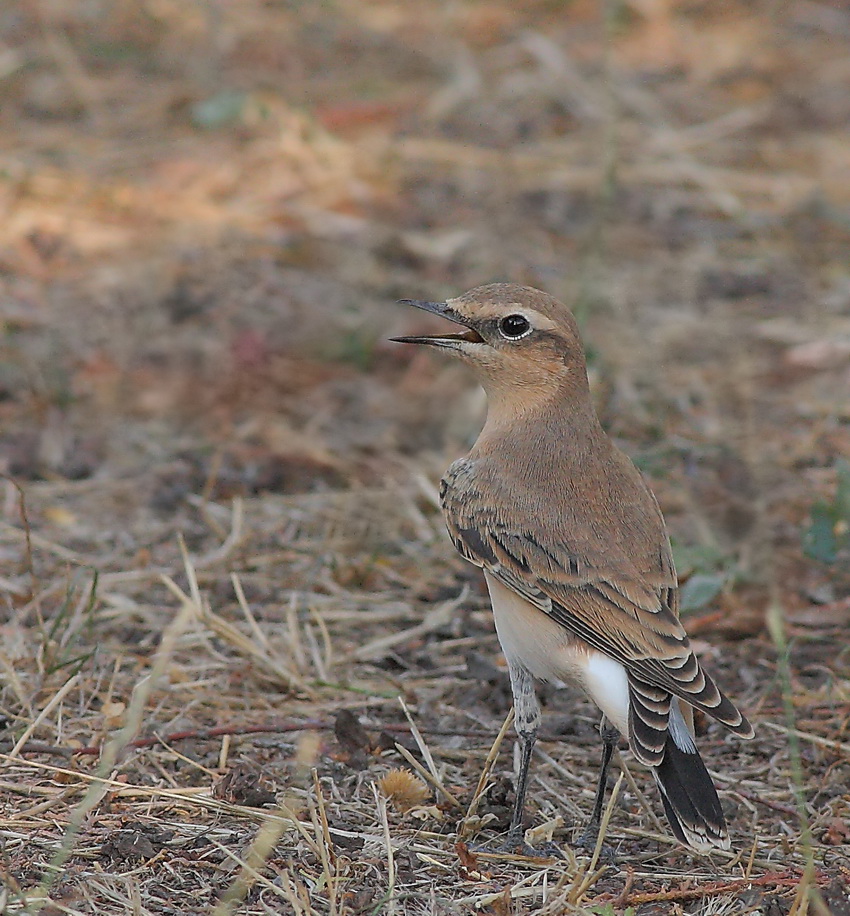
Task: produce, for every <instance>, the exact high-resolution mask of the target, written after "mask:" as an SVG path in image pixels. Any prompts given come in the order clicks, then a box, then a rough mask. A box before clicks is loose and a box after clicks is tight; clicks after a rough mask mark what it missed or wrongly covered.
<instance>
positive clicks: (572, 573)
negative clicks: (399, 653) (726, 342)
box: [400, 284, 752, 849]
mask: <svg viewBox="0 0 850 916" xmlns="http://www.w3.org/2000/svg"><path fill="white" fill-rule="evenodd" d="M410 304H412V305H415V306H418V307H420V308H424V309H426V310H428V311H432V312H435V313H437V314H440V315H443V316H444V317H446V318H449V319H450V320H452V321H453V322H455V323H457V324H461V325H463V326H464V327H465V328H466V329H467V330H465V331H464V332H463V333H460V334H445V335H434V336H430V337H414V338H400V339H401V340H403V341H405V342H410V343H422V344H429V345H431V346H436V347H439V348H441V349H446V350H449V351H450V352H452V353H453V354H455V355H457V356H459V357H460V358H461V359H463V360H464V361H465V362H468V363H469V364H470V365H471V366H472V367H473V368H474V369H475V370H476V372H477V374H478V376H479V378H480V380H481V382H482V384H483V386H484V388H485V390H486V392H487V395H488V404H489V408H488V415H487V420H486V423H485V425H484V428H483V430H482V431H481V434H480V436H479V437H478V440H477V441H476V443H475V445H474V446H473V448H472V449H471V451H470V452H469V454H468V455H467V456H466V457H465V458H461V459H460V460H458V461H456V462H455V463H454V464H453V465H452V466H451V467H450V468H449V470H448V472H447V473H446V475H445V477H444V479H443V482H442V489H441V500H442V505H443V509H444V511H445V515H446V522H447V526H448V530H449V534H450V535H451V538H452V541H453V542H454V544H455V546H456V547H457V549H458V550H459V551H460V553H461V554H462V555H463V556H464V557H465V558H466V559H467V560H469V561H470V562H472V563H474V564H476V565H477V566H480V567H482V568H483V569H484V571H485V577H486V579H487V583H488V587H489V589H490V593H491V599H492V601H493V608H494V613H495V615H496V626H497V631H498V633H499V638H500V642H501V643H502V647H503V650H504V651H505V655H506V657H507V660H508V664H509V668H510V671H511V680H512V686H513V690H514V702H515V706H516V709H517V731H518V733H519V735H520V740H521V742H522V743H523V761H524V771H523V772H521V779H520V782H521V785H520V787H518V791H517V796H518V808H519V809H521V805H522V799H521V798H520V796H521V795H524V792H525V780H527V765H528V761H530V756H531V748H532V747H533V742H534V736H535V734H536V729H537V722H538V721H539V710H538V707H537V701H536V698H535V697H534V692H533V686H532V684H533V681H532V677H538V678H561V679H565V680H569V681H572V682H574V683H577V684H579V685H580V686H581V687H583V688H584V689H585V690H586V691H587V693H588V694H589V695H590V696H591V698H592V699H594V700H595V702H597V704H598V705H599V706H600V707H601V708H602V710H603V712H604V713H605V715H606V717H607V718H608V719H609V721H611V722H612V724H613V725H614V726H615V727H616V728H617V729H618V730H619V731H620V732H621V733H623V734H624V735H625V736H626V737H627V738H628V740H629V744H630V746H631V748H632V751H633V752H634V754H635V756H636V757H637V758H638V759H639V760H640V761H641V762H642V763H644V764H646V765H647V766H649V767H651V768H652V770H653V774H654V775H655V777H656V780H657V781H658V783H659V786H660V788H661V791H662V796H663V799H664V805H665V810H666V811H667V814H668V818H669V819H670V822H671V826H672V827H673V830H674V833H675V834H676V836H677V837H678V838H679V839H680V840H681V841H682V842H686V843H689V844H690V845H692V846H695V847H696V848H700V849H707V848H710V847H711V846H721V847H727V846H728V844H729V841H728V835H727V832H726V826H725V823H724V820H723V814H722V811H721V809H720V805H719V801H718V799H717V794H716V792H715V790H714V787H713V785H712V783H711V780H710V778H709V776H708V774H707V772H706V771H705V767H704V765H703V764H702V761H701V760H700V758H699V754H698V753H697V751H696V747H695V745H694V744H693V740H692V736H691V732H692V728H691V726H690V723H691V721H692V715H691V714H692V710H691V707H696V708H697V709H700V710H702V711H703V712H705V713H707V714H708V715H709V716H712V717H714V718H715V719H717V720H718V721H720V722H722V723H723V724H724V725H725V726H727V727H728V728H730V729H732V730H733V731H735V732H736V733H738V734H739V735H741V736H742V737H750V736H751V735H752V728H751V726H750V724H749V723H748V722H747V720H746V719H745V718H744V717H743V716H742V715H741V713H740V712H739V711H738V710H737V708H736V707H735V706H734V705H733V704H732V703H731V702H730V700H729V699H727V698H726V697H725V696H724V695H723V694H722V693H721V692H720V691H719V690H718V688H717V686H716V685H715V684H714V682H713V681H712V679H711V678H710V677H709V676H708V675H707V674H706V673H705V672H704V671H703V670H702V669H701V667H700V664H699V661H698V659H697V658H696V656H695V655H694V653H693V651H692V649H691V646H690V643H689V641H688V636H687V634H686V633H685V630H684V628H683V627H682V624H681V623H680V621H679V596H678V583H677V579H676V572H675V569H674V567H673V558H672V554H671V551H670V542H669V539H668V537H667V532H666V528H665V525H664V520H663V518H662V516H661V512H660V510H659V508H658V504H657V502H656V500H655V497H654V496H653V494H652V492H651V490H650V489H649V487H648V486H647V484H646V482H645V481H644V479H643V477H642V476H641V475H640V473H639V472H638V470H637V469H636V468H635V466H634V465H633V464H632V462H631V461H630V460H629V459H628V458H627V457H626V456H625V455H624V454H623V453H622V452H621V451H620V450H619V449H617V448H616V446H615V445H614V444H613V443H612V442H611V440H610V439H609V438H608V436H607V435H606V434H605V432H604V431H603V429H602V427H601V426H600V424H599V421H598V419H597V416H596V413H595V411H594V408H593V404H592V401H591V397H590V391H589V388H588V383H587V372H586V368H585V358H584V351H583V348H582V344H581V340H580V337H579V332H578V328H577V326H576V323H575V320H574V318H573V316H572V314H571V313H570V311H569V309H567V308H566V306H564V305H562V304H561V303H560V302H558V301H557V300H555V299H553V298H552V297H551V296H549V295H547V294H546V293H543V292H540V291H538V290H534V289H530V288H528V287H522V286H515V285H512V284H492V285H490V286H482V287H478V288H476V289H473V290H471V291H470V292H468V293H466V294H465V295H463V296H461V297H459V298H457V299H452V300H449V301H448V302H447V303H423V302H415V301H413V302H410ZM674 698H678V700H674ZM679 701H684V702H683V703H682V704H681V705H680V703H679ZM608 757H610V753H608ZM606 766H607V763H606ZM603 776H604V773H603ZM603 788H604V787H603ZM600 810H601V802H600V798H599V797H598V798H597V806H596V810H595V811H594V820H596V821H598V814H599V811H600ZM521 813H522V812H521V810H517V811H515V817H514V824H513V827H512V836H511V842H514V843H515V842H516V841H517V831H518V830H520V823H521V821H520V818H521Z"/></svg>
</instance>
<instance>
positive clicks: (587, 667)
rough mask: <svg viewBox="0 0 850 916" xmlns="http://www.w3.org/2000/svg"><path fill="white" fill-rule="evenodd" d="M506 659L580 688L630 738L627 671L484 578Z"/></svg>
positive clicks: (492, 578) (493, 580)
mask: <svg viewBox="0 0 850 916" xmlns="http://www.w3.org/2000/svg"><path fill="white" fill-rule="evenodd" d="M484 578H485V579H486V580H487V588H488V589H489V591H490V601H491V602H492V605H493V616H494V618H495V621H496V633H497V634H498V637H499V643H500V644H501V646H502V651H503V652H504V653H505V658H507V659H508V660H509V661H513V662H515V663H517V664H519V665H521V666H522V667H523V668H526V669H527V670H528V671H530V672H531V673H532V674H533V675H534V676H535V677H537V678H540V679H541V680H544V681H555V680H561V681H568V682H569V683H572V684H575V685H576V686H578V687H581V689H582V690H584V692H585V693H586V694H587V695H588V696H589V697H590V699H591V700H593V702H594V703H596V705H597V706H598V707H599V708H600V709H601V710H602V712H603V713H605V716H606V718H607V719H608V720H609V721H610V722H611V724H612V725H613V726H614V727H615V728H616V729H617V730H618V731H619V732H620V733H621V734H623V735H627V734H628V721H629V690H628V679H627V677H626V669H625V668H624V667H623V665H621V664H620V662H618V661H615V660H614V659H613V658H610V657H609V656H607V655H604V654H603V653H602V652H598V651H597V650H596V649H592V648H591V647H590V646H588V645H587V643H585V642H583V641H582V640H580V639H578V637H576V636H574V635H573V634H572V633H570V632H568V631H567V630H565V629H564V628H563V627H562V626H561V625H560V624H558V623H556V622H555V621H554V620H552V618H551V617H549V616H548V615H547V614H545V613H544V612H543V611H541V610H539V608H536V607H534V605H533V604H529V603H528V602H527V601H526V600H525V599H524V598H521V597H520V596H519V595H517V594H516V592H514V591H511V589H509V588H508V587H507V586H505V585H502V583H501V582H500V581H499V580H498V579H497V578H495V576H492V575H491V574H490V573H488V572H486V571H485V573H484Z"/></svg>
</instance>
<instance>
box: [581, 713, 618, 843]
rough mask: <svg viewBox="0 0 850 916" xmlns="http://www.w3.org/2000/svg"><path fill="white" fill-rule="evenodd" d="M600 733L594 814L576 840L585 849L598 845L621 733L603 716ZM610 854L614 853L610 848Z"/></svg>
mask: <svg viewBox="0 0 850 916" xmlns="http://www.w3.org/2000/svg"><path fill="white" fill-rule="evenodd" d="M599 733H600V734H601V735H602V765H601V767H600V768H599V782H598V783H597V784H596V798H595V799H594V802H593V814H592V815H591V816H590V823H589V824H588V825H587V827H585V828H584V830H583V831H582V834H581V836H580V837H579V838H578V840H577V841H576V845H577V846H580V847H582V848H583V849H593V848H594V847H595V846H596V840H597V839H598V837H599V827H600V825H601V823H602V809H603V808H604V807H605V792H606V790H607V788H608V770H609V769H610V767H611V758H612V757H613V756H614V748H615V747H616V746H617V741H618V740H619V737H620V733H619V732H618V731H617V729H616V728H611V726H610V725H608V723H607V722H606V720H605V717H604V716H603V717H602V722H601V723H600V725H599ZM608 853H609V855H612V853H611V851H610V850H608Z"/></svg>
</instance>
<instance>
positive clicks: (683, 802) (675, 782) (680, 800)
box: [652, 732, 729, 852]
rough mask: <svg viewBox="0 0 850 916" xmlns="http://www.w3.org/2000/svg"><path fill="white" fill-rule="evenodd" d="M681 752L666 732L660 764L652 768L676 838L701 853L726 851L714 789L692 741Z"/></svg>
mask: <svg viewBox="0 0 850 916" xmlns="http://www.w3.org/2000/svg"><path fill="white" fill-rule="evenodd" d="M682 743H683V744H685V749H684V750H683V749H682V748H681V747H679V746H678V745H677V743H676V741H675V740H674V739H673V736H672V735H671V734H670V733H669V732H668V734H667V741H666V743H665V745H664V757H663V758H662V760H661V763H659V764H658V765H656V766H654V767H652V773H653V776H655V781H656V782H657V783H658V788H659V789H660V790H661V799H662V801H663V802H664V811H665V813H666V814H667V820H668V821H670V827H671V828H672V830H673V833H674V834H675V835H676V838H677V839H678V840H679V841H680V842H682V843H684V844H685V845H687V846H692V847H693V848H695V849H698V850H700V851H701V852H708V851H709V850H711V849H713V848H718V847H719V848H720V849H728V848H729V834H728V833H727V831H726V819H725V818H724V817H723V809H722V808H721V807H720V799H719V798H718V797H717V790H716V789H715V788H714V783H713V782H712V781H711V777H710V776H709V775H708V770H706V768H705V764H704V763H703V762H702V758H701V757H700V755H699V751H697V749H696V745H695V744H693V742H687V741H685V742H682Z"/></svg>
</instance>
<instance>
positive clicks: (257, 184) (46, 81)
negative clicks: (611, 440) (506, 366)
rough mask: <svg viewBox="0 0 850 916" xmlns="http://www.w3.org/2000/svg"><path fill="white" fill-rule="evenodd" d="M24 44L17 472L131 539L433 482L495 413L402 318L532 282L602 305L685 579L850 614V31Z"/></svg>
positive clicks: (200, 22) (192, 25) (375, 5)
mask: <svg viewBox="0 0 850 916" xmlns="http://www.w3.org/2000/svg"><path fill="white" fill-rule="evenodd" d="M0 36H2V38H0V42H1V43H0V134H2V138H3V148H2V156H0V214H2V217H0V288H1V290H0V328H2V335H3V336H2V341H0V346H2V352H0V356H2V366H0V423H2V427H0V429H1V430H2V432H0V436H2V443H0V444H1V445H2V453H1V454H0V461H2V468H3V470H4V471H5V472H6V473H8V474H10V475H12V476H13V477H15V478H16V479H17V480H19V481H22V482H29V481H39V480H50V481H54V482H55V483H58V482H61V481H85V480H92V479H96V480H98V481H101V482H106V481H112V480H114V479H124V480H126V479H134V480H137V481H138V482H139V487H138V488H136V489H135V491H134V496H135V497H140V498H142V500H143V501H144V500H147V506H146V507H145V506H144V505H140V506H139V507H137V508H139V510H140V511H141V510H142V509H143V508H150V506H153V508H154V509H155V510H159V511H163V510H164V511H168V510H170V509H176V508H177V507H178V506H179V505H180V504H181V500H182V499H183V497H184V496H185V495H186V494H187V493H191V492H195V493H197V492H201V491H203V492H204V493H205V494H206V495H207V496H212V497H216V498H217V497H224V498H227V497H229V496H232V495H233V494H241V495H251V494H257V493H261V492H266V491H271V492H278V493H285V494H292V493H303V492H309V491H316V490H328V489H350V488H356V487H359V486H371V485H374V484H379V483H381V482H382V481H386V480H388V479H389V480H394V481H401V482H404V481H409V479H410V477H411V475H415V474H417V473H423V474H425V475H426V476H427V477H428V478H429V479H435V478H436V477H437V476H438V475H439V473H440V472H441V470H442V469H443V467H444V465H445V463H446V461H447V460H448V459H449V458H451V457H453V456H455V455H456V454H457V453H458V452H459V450H460V449H462V448H463V447H464V446H465V445H466V444H468V443H469V442H470V441H471V440H472V439H473V438H474V435H475V433H476V430H477V427H478V424H479V423H480V418H481V413H482V409H483V402H482V401H481V398H480V396H479V395H478V394H477V392H476V389H475V387H474V385H473V383H472V381H471V379H470V377H469V375H468V374H467V373H466V372H465V371H464V370H463V369H461V368H460V367H458V366H455V365H447V364H445V361H441V360H440V359H439V357H438V356H436V357H435V355H434V354H431V353H419V352H413V351H411V350H410V349H405V348H403V347H401V346H398V345H394V344H390V343H388V342H387V341H386V338H387V337H389V336H391V335H393V334H399V333H408V332H411V331H413V330H416V329H422V328H427V327H429V325H428V319H427V318H422V317H421V316H418V315H416V314H409V313H408V312H407V311H405V310H403V309H400V308H399V307H397V306H395V305H394V300H395V299H397V298H401V297H419V298H431V299H439V298H444V297H447V296H451V295H455V294H458V293H460V292H462V291H463V290H465V289H467V288H469V287H471V286H475V285H477V284H480V283H486V282H492V281H494V280H503V279H504V280H511V281H515V282H520V283H527V284H531V285H535V286H538V287H541V288H543V289H545V290H547V291H549V292H551V293H553V294H554V295H556V296H558V297H560V298H562V299H563V300H565V301H567V302H569V303H570V304H571V305H572V307H573V308H574V309H575V311H576V313H577V315H578V317H579V320H580V322H581V324H582V327H583V328H584V333H585V336H586V341H587V345H588V349H589V352H590V362H591V373H592V376H593V383H594V389H595V393H596V397H597V402H598V405H599V409H600V412H601V414H602V417H603V420H604V422H605V424H606V426H607V427H608V428H609V429H610V430H611V431H612V433H613V434H614V435H615V436H617V437H618V440H619V441H620V442H621V444H622V445H623V446H624V447H626V449H627V450H628V451H629V452H630V453H631V454H632V456H633V457H635V458H636V460H638V462H639V463H640V464H641V466H642V468H643V469H644V470H645V471H646V472H647V473H648V474H649V476H650V477H651V478H652V479H653V482H654V485H655V486H656V488H657V489H659V491H660V496H661V501H662V504H663V505H664V508H665V510H666V511H667V513H668V515H670V516H671V520H672V522H673V530H674V534H675V535H676V536H677V539H678V540H680V541H682V542H683V544H685V545H688V546H689V547H690V548H693V549H692V550H690V552H688V551H680V555H681V558H680V564H679V565H680V567H681V569H682V571H683V573H684V575H685V576H687V574H688V572H689V567H692V568H693V569H697V570H698V571H699V572H700V573H701V574H705V575H707V576H709V580H704V581H703V586H704V588H705V589H706V591H705V592H704V593H703V594H704V595H710V597H711V598H714V597H715V596H716V593H717V592H719V591H724V592H726V593H728V592H729V591H730V589H729V588H728V587H727V586H729V585H730V583H731V584H734V582H733V580H735V581H736V582H738V583H741V584H743V583H745V582H749V583H751V584H764V583H765V582H766V581H768V580H769V579H770V578H771V577H772V576H775V575H777V574H778V573H777V570H779V572H780V573H781V575H782V576H790V577H792V583H793V587H792V589H791V591H790V592H789V593H788V594H787V597H788V599H789V600H796V598H795V597H794V596H796V595H798V594H800V590H801V589H802V591H803V592H804V593H805V594H806V595H807V596H808V597H807V598H804V599H803V600H804V603H805V601H808V600H810V599H811V596H812V594H817V595H818V596H820V598H827V599H830V600H831V596H832V591H833V590H834V587H835V581H836V580H835V577H831V576H829V575H824V569H825V567H824V564H826V567H829V566H830V565H833V566H834V563H835V561H836V560H837V559H838V558H839V556H840V555H841V552H842V550H844V551H846V548H847V545H848V535H847V525H848V520H850V508H848V503H849V502H850V482H848V479H847V475H848V471H847V467H846V465H845V466H843V467H844V470H843V476H842V471H841V468H842V465H841V464H840V461H839V459H840V457H841V456H842V455H843V456H847V455H848V454H850V428H849V427H848V419H850V413H848V404H850V399H848V396H847V395H848V392H850V258H848V251H849V250H850V181H848V176H850V55H848V49H850V12H848V10H847V8H846V7H845V5H844V4H843V3H840V2H837V0H835V2H811V0H796V2H790V3H776V2H768V0H763V2H734V0H728V2H726V0H724V2H696V0H691V2H684V0H682V2H676V0H609V2H597V0H573V2H564V3H559V2H554V3H553V2H551V0H545V2H544V0H540V2H524V3H502V2H498V0H480V2H446V3H438V4H430V5H429V6H428V8H427V10H423V9H421V8H419V7H417V6H415V5H412V4H407V3H401V2H353V0H350V2H346V0H340V2H332V3H322V4H317V3H300V2H284V0H281V2H275V0H265V2H260V0H242V2H240V3H238V4H232V3H225V2H218V0H197V2H192V0H185V2H172V0H145V2H137V0H133V2H130V0H114V2H98V0H86V2H81V3H69V2H63V0H27V2H20V3H15V4H5V5H4V6H3V9H2V11H0ZM72 489H73V488H72ZM101 495H103V491H101ZM7 502H8V501H7ZM7 508H8V507H7ZM100 509H101V511H106V512H110V511H118V509H117V507H116V506H110V505H108V500H107V502H106V503H105V504H103V505H102V506H101V507H100ZM93 510H94V507H93V506H91V504H90V505H89V507H88V508H87V509H86V513H85V514H86V515H89V513H90V512H92V511H93ZM69 512H70V510H69ZM120 512H121V514H122V515H126V514H127V513H128V512H130V513H131V514H132V507H129V506H127V505H124V504H122V506H121V508H120ZM71 515H73V516H74V520H75V521H80V519H79V518H78V517H77V515H76V514H75V513H71ZM677 516H678V517H677ZM45 521H46V522H47V523H50V524H53V525H58V526H59V528H58V529H57V536H59V535H61V533H62V524H63V522H64V523H65V524H66V525H67V528H68V530H67V531H66V532H65V533H66V534H68V535H75V536H78V537H83V538H85V537H86V535H85V532H83V531H81V530H75V526H74V523H73V521H72V520H71V517H70V516H63V515H62V513H61V512H58V511H57V512H55V513H53V516H52V517H51V518H48V519H46V520H45ZM102 521H103V519H100V520H98V522H97V523H96V524H95V527H96V528H99V527H100V526H101V522H102ZM694 551H695V552H694ZM685 554H687V556H686V555H685ZM807 557H808V559H811V560H814V561H816V564H817V563H819V564H820V565H815V566H812V565H811V564H810V563H808V562H807ZM827 571H829V570H827ZM833 571H834V570H833ZM712 576H713V577H714V578H713V579H712V578H711V577H712ZM839 578H840V577H839ZM846 586H847V582H846V580H841V587H842V588H844V589H846ZM727 597H728V595H727Z"/></svg>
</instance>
